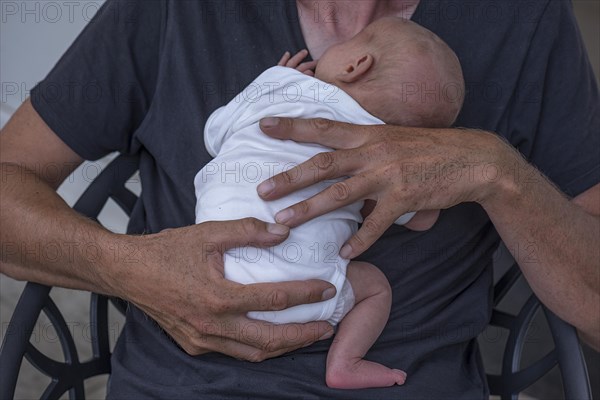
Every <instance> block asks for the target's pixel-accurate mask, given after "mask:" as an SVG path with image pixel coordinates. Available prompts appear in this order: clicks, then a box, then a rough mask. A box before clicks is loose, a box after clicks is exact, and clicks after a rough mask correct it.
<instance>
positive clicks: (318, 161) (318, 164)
mask: <svg viewBox="0 0 600 400" xmlns="http://www.w3.org/2000/svg"><path fill="white" fill-rule="evenodd" d="M261 129H262V130H263V132H265V133H266V134H267V135H270V136H272V137H276V138H279V139H291V140H295V141H298V142H309V143H319V144H322V145H324V146H327V147H331V148H334V149H338V150H337V151H334V152H329V153H321V154H318V155H316V156H314V157H313V158H311V159H309V160H308V161H306V162H304V163H302V164H300V165H298V166H296V167H294V168H292V169H290V170H289V171H286V172H284V173H281V174H279V175H276V176H274V177H273V178H271V179H269V180H267V181H265V182H263V183H261V184H260V185H259V186H258V193H259V195H260V196H261V197H262V198H263V199H265V200H272V199H277V198H280V197H282V196H285V195H287V194H289V193H291V192H294V191H296V190H298V189H301V188H304V187H307V186H310V185H312V184H314V183H316V182H319V181H323V180H328V179H334V178H340V177H345V176H350V178H348V179H346V180H344V181H341V182H338V183H336V184H334V185H332V186H330V187H329V188H327V189H326V190H324V191H323V192H321V193H319V194H317V195H315V196H314V197H312V198H309V199H307V200H305V201H302V202H300V203H297V204H295V205H293V206H291V207H289V208H287V209H285V210H281V211H280V212H279V213H277V215H276V221H277V222H278V223H280V224H285V225H288V226H290V227H295V226H298V225H300V224H302V223H304V222H306V221H308V220H310V219H312V218H315V217H317V216H319V215H323V214H325V213H327V212H330V211H332V210H335V209H337V208H340V207H343V206H345V205H348V204H351V203H354V202H356V201H359V200H366V199H371V200H375V201H376V202H377V204H376V206H375V208H374V209H373V211H372V212H371V213H370V215H368V216H367V217H366V218H365V220H364V222H363V224H362V227H361V228H360V229H359V231H358V232H357V233H356V234H355V235H354V236H353V237H352V238H350V240H349V241H348V242H347V243H346V245H345V246H343V247H342V249H341V251H340V255H341V256H342V257H344V258H353V257H356V256H358V255H359V254H361V253H362V252H364V251H365V250H366V249H368V248H369V247H370V246H371V245H372V244H373V243H374V242H375V241H376V240H377V239H378V238H379V237H380V236H381V235H382V234H383V233H384V232H385V230H386V229H387V228H388V227H389V226H390V225H391V224H392V223H393V222H394V221H395V220H396V219H397V218H398V217H399V216H400V215H402V214H404V213H406V212H409V211H419V210H435V209H443V208H448V207H451V206H454V205H456V204H458V203H462V202H466V201H483V200H484V199H485V198H486V197H487V196H489V195H490V193H491V190H490V188H489V187H487V186H486V184H487V183H490V182H491V180H490V179H487V177H488V175H489V174H492V173H494V172H496V171H497V169H498V168H500V169H503V168H505V166H506V165H507V164H510V163H511V162H516V163H518V162H521V161H520V159H519V158H518V157H517V156H516V155H515V154H514V151H512V150H511V149H510V148H509V146H508V145H506V144H505V143H504V142H502V141H501V140H500V139H498V138H497V137H496V136H495V135H493V134H490V133H487V132H482V131H474V130H456V129H425V128H403V127H398V126H392V125H372V126H361V125H352V124H346V123H341V122H335V121H330V120H324V119H306V120H301V119H288V118H266V119H263V120H262V121H261ZM487 169H489V171H488V170H487Z"/></svg>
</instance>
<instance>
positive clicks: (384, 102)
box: [194, 18, 464, 389]
mask: <svg viewBox="0 0 600 400" xmlns="http://www.w3.org/2000/svg"><path fill="white" fill-rule="evenodd" d="M306 55H307V52H306V51H304V52H301V53H299V54H298V55H296V56H294V57H290V55H289V54H288V53H286V55H284V57H283V58H282V60H281V61H280V63H279V64H280V65H279V66H276V67H272V68H270V69H268V70H267V71H265V72H264V73H262V74H261V75H260V76H259V77H258V78H256V79H255V80H254V81H253V82H252V83H251V84H250V85H249V86H248V87H247V88H246V89H245V90H244V91H242V92H241V93H240V94H239V95H238V96H237V97H236V98H235V99H233V100H232V101H231V102H230V103H229V104H227V105H226V106H224V107H221V108H219V109H218V110H216V111H215V112H214V113H213V114H212V115H211V116H210V118H209V119H208V121H207V123H206V126H205V130H204V140H205V144H206V148H207V150H208V151H209V153H210V154H211V155H213V156H214V157H215V159H214V160H213V161H212V162H210V163H209V164H207V165H206V166H205V167H204V168H202V170H201V171H200V172H198V174H197V175H196V177H195V179H194V185H195V190H196V197H197V205H196V223H201V222H205V221H223V220H234V219H240V218H245V217H255V218H258V219H261V220H264V221H267V222H274V215H275V213H276V212H277V211H279V210H281V209H283V208H286V207H289V206H291V205H292V204H295V203H297V202H298V201H301V200H303V199H306V198H308V197H311V196H314V195H315V194H317V193H319V192H320V191H322V190H323V189H325V188H326V187H328V186H329V185H331V184H333V183H335V182H337V181H339V180H341V179H338V180H332V181H326V182H320V183H317V184H315V185H313V186H311V187H308V188H305V189H302V190H299V191H297V192H296V193H294V194H292V195H289V196H287V197H285V198H283V199H278V200H274V201H269V202H265V201H263V200H261V199H260V198H259V197H258V195H257V192H256V186H257V185H258V184H259V183H260V182H262V181H263V180H265V179H268V178H270V177H272V176H274V175H276V174H278V173H280V172H282V171H287V170H289V169H290V168H292V167H293V166H295V165H298V164H300V163H302V162H304V161H306V160H307V159H309V158H310V157H312V156H314V155H316V154H318V153H321V152H326V151H331V149H329V148H326V147H323V146H321V145H316V144H306V143H296V142H293V141H290V140H278V139H273V138H271V137H269V136H267V135H265V134H264V133H262V131H261V130H260V128H259V121H260V120H261V119H262V118H265V117H278V116H281V117H291V118H327V119H332V120H338V121H343V122H348V123H354V124H363V125H369V124H371V125H375V124H383V123H384V122H385V123H390V124H396V125H404V126H429V127H445V126H450V125H451V124H452V122H453V121H454V120H455V118H456V116H457V114H458V112H459V110H460V107H461V105H462V99H463V92H464V84H463V77H462V72H461V69H460V64H459V62H458V59H457V58H456V55H455V54H454V53H453V52H452V50H450V48H448V46H447V45H446V44H445V43H444V42H443V41H442V40H441V39H439V38H438V37H437V36H435V35H434V34H433V33H432V32H430V31H428V30H426V29H425V28H422V27H420V26H419V25H417V24H415V23H413V22H410V21H406V20H402V19H398V18H383V19H380V20H377V21H375V22H373V23H371V24H370V25H369V26H367V27H366V28H365V29H364V30H362V31H361V32H360V33H358V34H357V35H356V36H355V37H353V38H352V39H351V40H349V41H347V42H344V43H340V44H337V45H334V46H331V47H330V48H329V49H328V50H327V52H326V53H325V54H323V56H322V58H321V59H320V60H319V61H318V63H317V64H316V69H315V71H314V73H313V71H312V70H311V69H310V67H312V65H311V64H307V63H304V64H301V61H302V59H303V58H304V57H305V56H306ZM312 75H314V77H312ZM415 88H416V90H415ZM425 91H426V93H425ZM290 179H292V180H293V179H296V178H295V177H294V176H291V175H290ZM362 207H363V204H362V202H361V203H355V204H352V205H349V206H346V207H343V208H340V209H338V210H335V211H332V212H330V213H328V214H326V215H323V216H321V217H318V218H315V219H313V220H311V221H309V222H306V223H304V224H303V225H301V226H299V227H297V228H295V229H292V230H291V231H290V235H289V237H288V239H287V240H286V241H285V242H283V243H281V244H280V245H277V246H274V247H272V248H269V249H260V248H255V247H243V248H237V249H232V250H229V251H227V252H226V253H225V254H224V263H225V277H226V278H227V279H230V280H233V281H236V282H239V283H243V284H250V283H256V282H279V281H291V280H306V279H323V280H327V281H329V282H331V283H332V284H333V285H334V286H335V287H336V290H337V293H336V296H335V297H334V298H333V299H330V300H327V301H323V302H320V303H315V304H304V305H299V306H295V307H291V308H288V309H285V310H281V311H273V312H251V313H249V314H248V316H249V317H251V318H254V319H261V320H266V321H270V322H273V323H276V324H283V323H304V322H308V321H315V320H326V321H328V322H329V323H331V324H332V325H337V324H339V326H338V327H337V332H336V336H335V338H334V340H333V343H332V345H331V348H330V350H329V353H328V356H327V365H326V383H327V385H328V386H330V387H334V388H346V389H351V388H367V387H384V386H391V385H394V384H403V383H404V381H405V379H406V374H405V373H404V372H403V371H401V370H399V369H393V368H388V367H387V366H384V365H381V364H378V363H375V362H371V361H367V360H365V359H363V357H364V356H365V355H366V353H367V351H368V349H369V348H370V347H371V346H372V345H373V343H374V342H375V340H376V339H377V337H378V336H379V334H380V333H381V331H382V330H383V328H384V326H385V324H386V322H387V319H388V317H389V312H390V305H391V289H390V286H389V283H388V281H387V279H386V277H385V276H384V275H383V273H382V272H381V271H380V270H379V269H377V268H376V267H375V266H373V265H371V264H368V263H365V262H357V261H349V260H346V259H343V258H341V257H340V256H339V250H340V248H341V246H342V245H343V244H344V243H345V242H346V241H347V240H348V239H349V238H350V237H351V236H352V235H353V234H354V233H355V232H356V230H357V228H358V223H360V222H361V221H362V218H361V214H360V210H361V208H362ZM413 214H414V213H411V214H408V215H405V216H403V217H401V218H400V219H399V220H398V221H396V223H400V224H403V223H406V226H407V227H409V228H412V229H426V228H428V227H430V226H431V225H432V224H433V222H434V221H435V219H436V218H437V212H431V211H427V212H418V213H416V215H414V217H413ZM411 218H412V220H411Z"/></svg>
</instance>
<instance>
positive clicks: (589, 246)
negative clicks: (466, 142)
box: [482, 154, 600, 349]
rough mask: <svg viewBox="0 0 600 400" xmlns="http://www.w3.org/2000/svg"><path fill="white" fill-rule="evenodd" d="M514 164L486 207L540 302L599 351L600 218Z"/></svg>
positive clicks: (531, 170)
mask: <svg viewBox="0 0 600 400" xmlns="http://www.w3.org/2000/svg"><path fill="white" fill-rule="evenodd" d="M512 160H513V161H514V162H512V161H511V162H509V163H508V164H512V166H516V167H514V168H503V176H502V178H501V179H499V180H497V182H496V183H494V184H493V186H494V187H495V189H496V190H494V192H493V194H492V195H490V196H489V197H488V198H487V199H486V200H485V201H483V202H482V205H483V206H484V208H485V209H486V211H487V213H488V215H489V216H490V218H491V220H492V222H493V223H494V226H495V227H496V229H497V231H498V232H499V234H500V236H501V237H502V240H503V241H504V243H505V244H506V246H507V247H508V249H509V250H510V252H511V253H512V254H513V256H514V257H515V259H516V261H517V262H518V264H519V266H520V267H521V270H522V271H523V274H524V275H525V277H526V278H527V281H528V283H529V285H530V286H531V288H532V289H533V291H534V292H535V293H536V295H537V296H538V297H539V298H540V300H541V301H542V302H543V303H544V304H545V305H546V306H547V307H548V308H550V309H551V310H552V311H554V312H555V313H556V314H557V315H558V316H560V317H561V318H562V319H564V320H566V321H567V322H569V323H571V324H572V325H574V326H575V327H577V328H578V329H579V331H580V333H581V334H582V336H583V338H584V339H585V340H586V341H588V342H590V344H591V345H592V346H594V347H595V348H596V349H599V348H600V310H599V308H600V275H599V272H600V261H599V260H600V254H599V252H600V243H599V242H600V218H599V217H598V216H594V215H591V214H589V213H588V212H586V211H585V210H584V209H583V208H581V207H579V206H578V205H576V204H574V203H573V202H572V201H569V200H568V199H567V198H566V197H565V196H564V195H563V194H562V193H561V192H560V191H559V190H558V189H556V188H555V187H554V186H553V185H552V184H551V183H550V182H549V181H548V180H547V179H546V178H545V177H544V176H543V175H542V174H541V173H540V172H539V171H537V170H536V169H535V168H534V167H532V166H530V165H528V164H527V163H526V162H525V161H524V160H522V159H521V158H520V157H519V156H518V155H516V154H514V155H513V156H512ZM508 164H506V165H508Z"/></svg>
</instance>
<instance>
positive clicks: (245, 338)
mask: <svg viewBox="0 0 600 400" xmlns="http://www.w3.org/2000/svg"><path fill="white" fill-rule="evenodd" d="M332 335H333V328H332V327H331V325H329V324H328V323H327V322H325V321H316V322H310V323H307V324H285V325H274V324H271V323H268V322H265V321H258V320H252V319H248V318H240V319H239V321H238V322H237V323H234V324H233V325H228V326H227V327H222V332H215V334H214V335H207V336H205V337H203V338H202V339H200V340H197V341H196V342H197V343H194V346H193V347H194V348H196V349H206V350H204V351H200V352H198V351H196V353H204V352H206V351H217V352H219V353H223V354H227V355H229V356H231V357H235V358H238V359H242V360H247V361H251V362H260V361H264V360H266V359H268V358H273V357H277V356H280V355H282V354H285V353H288V352H290V351H294V350H297V349H299V348H302V347H306V346H309V345H310V344H312V343H314V342H316V341H318V340H323V339H327V338H330V337H331V336H332ZM186 351H188V350H187V349H186ZM188 353H191V352H190V351H188Z"/></svg>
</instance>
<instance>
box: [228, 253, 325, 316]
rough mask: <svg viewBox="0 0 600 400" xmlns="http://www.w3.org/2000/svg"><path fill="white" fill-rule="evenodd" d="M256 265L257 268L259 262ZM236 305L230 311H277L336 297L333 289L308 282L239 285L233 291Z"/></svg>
mask: <svg viewBox="0 0 600 400" xmlns="http://www.w3.org/2000/svg"><path fill="white" fill-rule="evenodd" d="M265 258H266V259H265V260H259V261H257V263H258V264H257V268H260V262H261V261H263V262H269V260H268V257H265ZM236 295H237V296H236V302H237V304H233V305H232V307H231V311H236V312H244V313H245V312H249V311H277V310H283V309H286V308H289V307H292V306H297V305H299V304H308V303H316V302H319V301H324V300H329V299H331V298H333V297H334V296H335V286H333V285H332V284H331V283H329V282H327V281H322V280H319V279H311V280H306V281H288V282H272V283H253V284H249V285H240V286H239V288H238V289H237V290H236Z"/></svg>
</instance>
